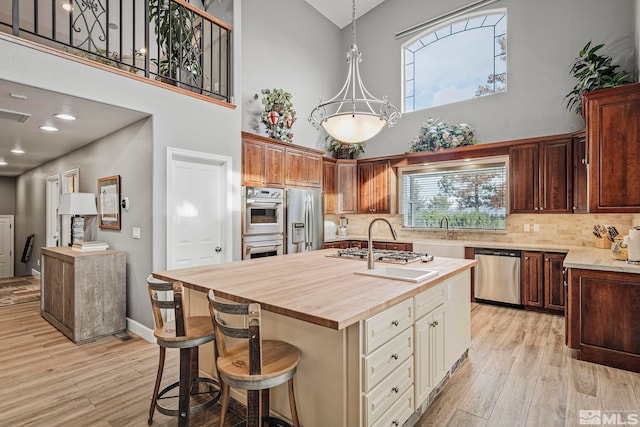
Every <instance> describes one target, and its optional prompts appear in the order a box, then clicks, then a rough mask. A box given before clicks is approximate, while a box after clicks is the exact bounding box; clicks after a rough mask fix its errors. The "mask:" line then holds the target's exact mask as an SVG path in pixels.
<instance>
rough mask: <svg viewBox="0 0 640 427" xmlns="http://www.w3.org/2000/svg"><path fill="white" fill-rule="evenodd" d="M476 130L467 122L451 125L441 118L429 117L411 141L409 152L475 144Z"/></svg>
mask: <svg viewBox="0 0 640 427" xmlns="http://www.w3.org/2000/svg"><path fill="white" fill-rule="evenodd" d="M473 138H474V130H473V129H472V128H471V126H469V125H468V124H466V123H461V124H459V125H449V124H447V123H445V122H443V121H442V120H440V119H434V118H431V117H429V118H428V119H427V121H426V122H424V123H423V126H422V127H421V128H420V132H419V133H418V136H416V137H415V138H414V139H413V140H411V141H410V142H409V152H410V153H414V152H418V151H438V150H442V149H443V148H455V147H462V146H464V145H473V144H476V143H477V141H475V140H474V139H473Z"/></svg>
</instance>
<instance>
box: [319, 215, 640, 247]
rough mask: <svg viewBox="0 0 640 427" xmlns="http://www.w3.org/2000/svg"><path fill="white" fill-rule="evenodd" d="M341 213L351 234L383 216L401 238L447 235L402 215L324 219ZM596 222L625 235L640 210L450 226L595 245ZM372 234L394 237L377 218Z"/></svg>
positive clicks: (459, 234)
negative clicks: (487, 226)
mask: <svg viewBox="0 0 640 427" xmlns="http://www.w3.org/2000/svg"><path fill="white" fill-rule="evenodd" d="M341 217H345V218H347V219H348V221H349V224H348V234H349V235H352V236H358V237H362V236H366V235H367V234H368V229H369V223H370V222H371V220H373V219H374V218H377V217H384V218H387V219H388V220H389V222H391V223H392V224H393V226H394V227H395V228H396V230H397V231H398V238H399V239H400V240H407V241H416V240H424V239H446V232H445V231H444V230H443V229H429V230H416V229H410V228H402V215H368V214H361V215H339V216H338V215H325V220H326V221H333V222H335V223H336V224H339V222H340V218H341ZM526 224H528V225H529V229H530V231H528V232H525V231H524V230H525V225H526ZM535 224H537V225H538V228H539V231H534V228H535V227H534V225H535ZM594 224H605V225H613V226H615V227H616V228H617V229H618V231H619V232H620V234H622V235H625V234H628V230H629V229H630V228H632V227H634V226H639V225H640V214H565V215H552V214H530V215H525V214H511V215H507V221H506V230H505V231H471V230H455V229H453V230H452V229H450V234H451V239H453V240H473V241H487V242H507V243H517V242H527V243H551V244H566V245H567V246H595V243H596V238H595V237H594V236H593V233H592V230H593V226H594ZM373 236H374V238H378V239H391V232H390V231H389V229H388V227H387V225H386V224H384V223H383V222H378V223H376V224H375V225H374V228H373ZM325 237H329V236H325Z"/></svg>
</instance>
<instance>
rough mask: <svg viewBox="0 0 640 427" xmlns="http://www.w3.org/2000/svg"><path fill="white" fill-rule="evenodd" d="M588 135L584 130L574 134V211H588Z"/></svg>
mask: <svg viewBox="0 0 640 427" xmlns="http://www.w3.org/2000/svg"><path fill="white" fill-rule="evenodd" d="M587 164H588V159H587V136H586V131H584V130H582V131H580V132H576V133H575V134H574V135H573V213H588V212H589V199H588V197H587V191H588V186H587V174H588V168H587Z"/></svg>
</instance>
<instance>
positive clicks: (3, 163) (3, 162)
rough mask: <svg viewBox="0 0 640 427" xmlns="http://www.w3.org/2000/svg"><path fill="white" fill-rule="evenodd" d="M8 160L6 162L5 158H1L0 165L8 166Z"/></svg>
mask: <svg viewBox="0 0 640 427" xmlns="http://www.w3.org/2000/svg"><path fill="white" fill-rule="evenodd" d="M7 164H8V163H7V162H5V161H4V160H0V166H7Z"/></svg>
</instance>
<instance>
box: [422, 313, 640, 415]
mask: <svg viewBox="0 0 640 427" xmlns="http://www.w3.org/2000/svg"><path fill="white" fill-rule="evenodd" d="M471 322H472V325H471V329H472V344H471V348H470V349H469V359H468V360H467V361H466V362H465V363H464V364H463V365H462V366H461V367H460V369H459V370H458V372H456V374H455V375H454V376H453V377H452V378H451V380H450V381H449V383H447V384H446V385H445V387H444V389H443V391H442V393H441V394H440V395H439V396H438V398H437V399H436V400H435V401H434V403H433V404H432V406H430V407H429V408H428V409H427V412H426V413H425V414H424V415H423V416H422V418H420V420H419V421H418V423H417V424H416V425H417V426H419V427H426V426H496V427H502V426H509V427H511V426H544V427H548V426H578V425H579V418H578V417H579V411H580V410H601V411H607V412H606V413H607V414H608V415H611V413H610V412H608V411H616V412H621V413H622V417H623V418H621V420H622V421H624V420H626V418H624V417H626V416H628V415H629V414H634V416H640V387H639V386H638V384H640V374H637V373H633V372H629V371H623V370H620V369H614V368H609V367H606V366H600V365H596V364H593V363H588V362H582V361H579V360H576V359H574V358H573V357H572V351H571V350H570V349H568V348H567V347H566V346H565V344H564V318H563V317H562V316H554V315H551V314H541V313H535V312H530V311H523V310H514V309H509V308H502V307H495V306H490V305H478V304H474V305H473V310H472V312H471ZM603 413H604V412H603Z"/></svg>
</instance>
